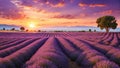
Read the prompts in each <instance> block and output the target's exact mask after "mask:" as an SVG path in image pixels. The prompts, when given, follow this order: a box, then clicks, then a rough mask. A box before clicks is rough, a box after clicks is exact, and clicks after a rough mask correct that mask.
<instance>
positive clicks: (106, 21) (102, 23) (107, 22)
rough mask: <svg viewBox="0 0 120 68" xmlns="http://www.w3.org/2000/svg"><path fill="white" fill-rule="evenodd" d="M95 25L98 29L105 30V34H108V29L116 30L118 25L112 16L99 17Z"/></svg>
mask: <svg viewBox="0 0 120 68" xmlns="http://www.w3.org/2000/svg"><path fill="white" fill-rule="evenodd" d="M96 23H97V24H98V25H97V26H98V27H100V29H106V32H109V28H112V29H116V28H117V25H118V24H117V23H116V19H115V17H114V16H102V17H99V18H98V19H97V21H96Z"/></svg>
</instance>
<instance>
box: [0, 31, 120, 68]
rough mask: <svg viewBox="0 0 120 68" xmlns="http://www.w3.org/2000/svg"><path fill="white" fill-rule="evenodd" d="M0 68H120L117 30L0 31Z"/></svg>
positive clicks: (119, 38)
mask: <svg viewBox="0 0 120 68" xmlns="http://www.w3.org/2000/svg"><path fill="white" fill-rule="evenodd" d="M0 68H120V33H115V32H111V33H105V32H41V33H10V32H1V33H0Z"/></svg>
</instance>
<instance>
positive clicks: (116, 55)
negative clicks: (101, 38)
mask: <svg viewBox="0 0 120 68" xmlns="http://www.w3.org/2000/svg"><path fill="white" fill-rule="evenodd" d="M84 41H85V42H86V43H88V44H89V45H90V46H92V47H93V48H95V49H96V50H98V51H100V52H101V53H103V54H104V55H106V56H107V57H108V58H109V59H110V60H112V61H114V62H115V63H117V64H119V65H120V49H117V48H114V47H112V46H105V45H103V44H99V43H94V42H90V41H87V40H84Z"/></svg>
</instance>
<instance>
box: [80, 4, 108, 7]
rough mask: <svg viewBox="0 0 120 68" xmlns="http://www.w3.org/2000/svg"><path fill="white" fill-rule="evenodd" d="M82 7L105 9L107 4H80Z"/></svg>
mask: <svg viewBox="0 0 120 68" xmlns="http://www.w3.org/2000/svg"><path fill="white" fill-rule="evenodd" d="M78 5H79V6H80V7H86V6H88V7H105V6H106V5H105V4H86V3H79V4H78Z"/></svg>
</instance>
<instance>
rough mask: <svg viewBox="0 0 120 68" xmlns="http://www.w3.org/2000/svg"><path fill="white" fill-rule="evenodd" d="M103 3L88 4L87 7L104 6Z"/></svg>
mask: <svg viewBox="0 0 120 68" xmlns="http://www.w3.org/2000/svg"><path fill="white" fill-rule="evenodd" d="M105 6H106V5H105V4H90V5H89V7H105Z"/></svg>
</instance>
